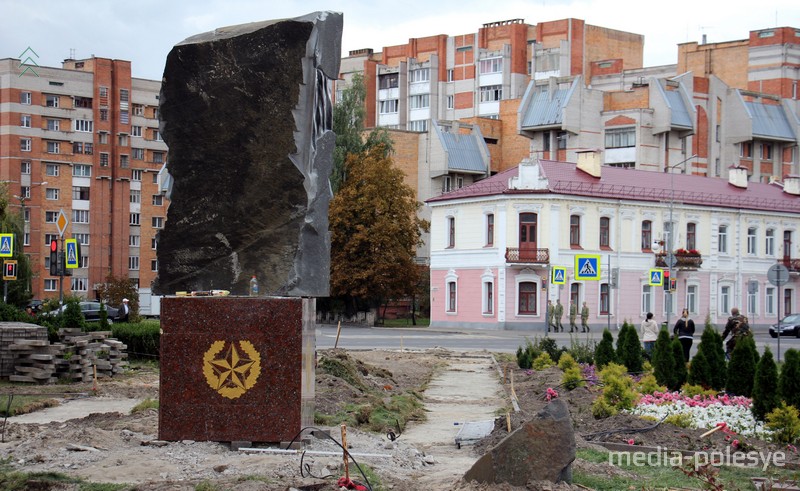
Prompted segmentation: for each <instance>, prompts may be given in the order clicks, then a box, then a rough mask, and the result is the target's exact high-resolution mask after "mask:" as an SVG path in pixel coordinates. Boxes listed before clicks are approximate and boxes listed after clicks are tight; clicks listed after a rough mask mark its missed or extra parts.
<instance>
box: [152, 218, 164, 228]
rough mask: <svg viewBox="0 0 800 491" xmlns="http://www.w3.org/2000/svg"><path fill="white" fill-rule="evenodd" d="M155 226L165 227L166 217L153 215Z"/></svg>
mask: <svg viewBox="0 0 800 491" xmlns="http://www.w3.org/2000/svg"><path fill="white" fill-rule="evenodd" d="M151 222H152V224H153V228H164V217H152V219H151Z"/></svg>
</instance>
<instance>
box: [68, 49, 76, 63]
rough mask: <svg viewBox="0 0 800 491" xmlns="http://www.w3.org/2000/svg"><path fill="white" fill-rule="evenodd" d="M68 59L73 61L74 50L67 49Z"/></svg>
mask: <svg viewBox="0 0 800 491" xmlns="http://www.w3.org/2000/svg"><path fill="white" fill-rule="evenodd" d="M69 59H70V60H74V59H75V48H70V49H69Z"/></svg>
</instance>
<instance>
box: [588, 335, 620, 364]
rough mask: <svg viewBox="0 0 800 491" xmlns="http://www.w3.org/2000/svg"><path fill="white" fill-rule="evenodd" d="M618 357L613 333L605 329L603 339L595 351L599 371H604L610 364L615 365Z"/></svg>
mask: <svg viewBox="0 0 800 491" xmlns="http://www.w3.org/2000/svg"><path fill="white" fill-rule="evenodd" d="M616 359H617V355H616V353H615V352H614V338H613V336H611V331H609V330H608V329H603V339H602V340H601V341H600V343H599V344H598V345H597V348H596V349H595V350H594V363H595V366H596V367H597V369H598V370H600V369H602V368H603V367H604V366H606V365H608V364H609V363H614V362H615V361H616Z"/></svg>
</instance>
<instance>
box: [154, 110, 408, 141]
mask: <svg viewBox="0 0 800 491" xmlns="http://www.w3.org/2000/svg"><path fill="white" fill-rule="evenodd" d="M395 112H397V111H395ZM153 140H155V141H157V142H160V141H164V140H162V139H161V132H160V131H158V130H153Z"/></svg>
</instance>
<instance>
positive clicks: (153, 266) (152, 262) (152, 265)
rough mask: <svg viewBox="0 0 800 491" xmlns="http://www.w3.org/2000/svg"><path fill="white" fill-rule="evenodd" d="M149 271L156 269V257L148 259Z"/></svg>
mask: <svg viewBox="0 0 800 491" xmlns="http://www.w3.org/2000/svg"><path fill="white" fill-rule="evenodd" d="M150 271H158V259H151V260H150Z"/></svg>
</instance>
